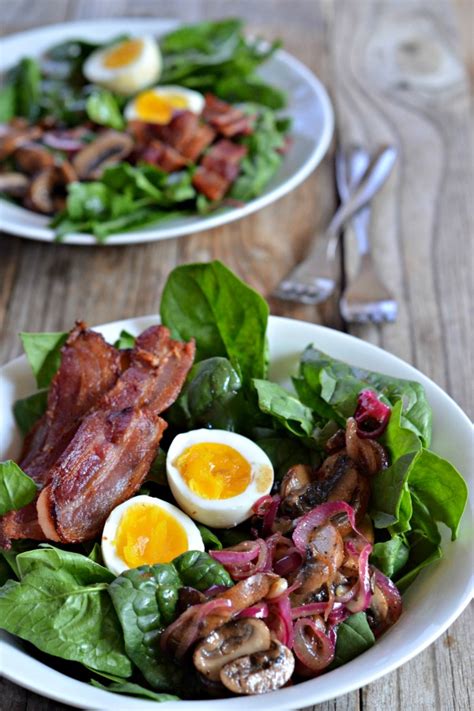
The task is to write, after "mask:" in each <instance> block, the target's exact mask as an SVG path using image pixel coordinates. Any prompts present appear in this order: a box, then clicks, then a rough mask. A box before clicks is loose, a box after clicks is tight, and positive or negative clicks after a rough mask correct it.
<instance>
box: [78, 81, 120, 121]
mask: <svg viewBox="0 0 474 711" xmlns="http://www.w3.org/2000/svg"><path fill="white" fill-rule="evenodd" d="M86 111H87V116H88V117H89V118H90V120H91V121H94V123H98V124H100V125H101V126H108V127H109V128H115V129H116V130H117V131H122V130H123V129H124V127H125V121H124V119H123V116H122V113H121V111H120V108H119V104H118V102H117V99H116V98H115V96H114V94H112V92H111V91H108V90H107V89H98V88H95V89H94V92H93V93H92V94H91V95H90V96H89V98H88V99H87V104H86Z"/></svg>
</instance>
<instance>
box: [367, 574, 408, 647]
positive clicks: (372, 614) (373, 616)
mask: <svg viewBox="0 0 474 711" xmlns="http://www.w3.org/2000/svg"><path fill="white" fill-rule="evenodd" d="M371 571H372V577H371V584H372V589H373V594H372V599H371V601H370V605H369V608H368V609H367V611H366V613H367V620H368V623H369V625H370V627H371V629H372V632H373V633H374V635H375V637H376V638H377V637H380V635H381V634H383V633H384V632H385V630H386V629H388V628H389V627H391V626H392V625H393V624H395V622H396V621H397V620H398V618H399V617H400V615H401V614H402V598H401V596H400V592H399V590H398V589H397V587H396V586H395V585H394V583H392V581H391V580H390V579H389V578H387V577H385V575H382V573H380V572H379V571H378V570H377V569H376V568H371Z"/></svg>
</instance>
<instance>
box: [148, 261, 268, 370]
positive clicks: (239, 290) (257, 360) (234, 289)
mask: <svg viewBox="0 0 474 711" xmlns="http://www.w3.org/2000/svg"><path fill="white" fill-rule="evenodd" d="M160 311H161V320H162V322H163V323H164V324H165V326H168V327H169V328H170V329H171V331H172V333H173V336H174V337H175V338H180V339H182V340H189V339H190V338H195V339H196V346H197V359H198V360H203V359H205V358H210V357H211V356H216V355H217V356H223V357H228V358H229V360H230V362H231V363H232V365H233V367H234V368H236V370H237V371H238V372H239V374H240V375H241V376H242V378H243V380H244V381H249V380H250V378H254V377H255V378H261V377H264V376H265V372H266V369H267V363H266V330H267V321H268V304H267V303H266V301H265V300H264V299H263V298H262V297H261V296H260V295H259V294H258V293H257V292H256V291H254V290H253V289H252V288H250V287H249V286H247V284H244V283H243V282H242V281H240V279H238V278H237V277H236V276H235V275H234V274H233V273H232V272H231V271H230V270H229V269H227V268H226V267H225V266H224V265H223V264H222V263H221V262H219V261H214V262H209V263H207V264H187V265H184V266H180V267H177V268H176V269H174V270H173V271H172V272H171V274H170V275H169V277H168V280H167V282H166V284H165V288H164V291H163V296H162V299H161V309H160Z"/></svg>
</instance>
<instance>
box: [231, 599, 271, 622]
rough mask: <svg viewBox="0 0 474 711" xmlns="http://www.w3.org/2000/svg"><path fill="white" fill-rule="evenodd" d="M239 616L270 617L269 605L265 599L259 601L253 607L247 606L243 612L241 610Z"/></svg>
mask: <svg viewBox="0 0 474 711" xmlns="http://www.w3.org/2000/svg"><path fill="white" fill-rule="evenodd" d="M237 617H257V618H259V619H261V618H264V617H268V605H267V603H266V602H265V601H264V600H261V601H260V602H257V603H256V604H255V605H252V606H251V607H247V608H245V610H242V612H239V614H238V615H237Z"/></svg>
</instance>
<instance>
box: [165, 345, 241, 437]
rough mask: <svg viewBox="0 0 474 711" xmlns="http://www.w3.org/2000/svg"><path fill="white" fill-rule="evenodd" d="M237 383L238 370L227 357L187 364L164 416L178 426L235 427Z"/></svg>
mask: <svg viewBox="0 0 474 711" xmlns="http://www.w3.org/2000/svg"><path fill="white" fill-rule="evenodd" d="M241 387H242V382H241V380H240V377H239V374H238V373H237V371H236V370H235V368H233V366H232V365H231V363H230V361H229V360H228V359H227V358H222V357H220V356H216V357H214V358H207V359H206V360H203V361H201V362H200V363H196V365H194V366H193V367H192V368H191V370H190V372H189V375H188V377H187V380H186V383H185V384H184V387H183V389H182V391H181V394H180V396H179V398H178V399H177V401H176V402H175V403H174V405H173V406H172V407H171V408H170V410H169V411H168V420H169V422H170V423H172V424H174V425H175V426H177V427H180V428H182V429H195V428H197V427H213V428H217V429H223V430H231V431H235V430H238V429H239V424H240V420H241V419H242V418H241V414H242V405H243V403H242V398H241V397H239V394H240V391H241Z"/></svg>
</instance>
